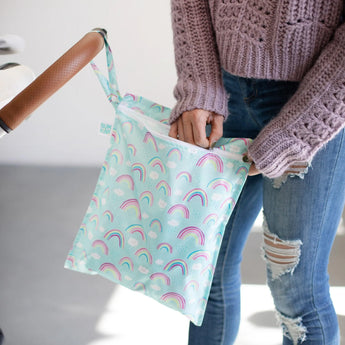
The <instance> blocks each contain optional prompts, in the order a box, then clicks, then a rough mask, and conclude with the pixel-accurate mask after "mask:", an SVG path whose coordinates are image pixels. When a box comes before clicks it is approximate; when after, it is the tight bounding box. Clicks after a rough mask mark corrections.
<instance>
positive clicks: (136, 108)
mask: <svg viewBox="0 0 345 345" xmlns="http://www.w3.org/2000/svg"><path fill="white" fill-rule="evenodd" d="M131 109H132V110H134V111H136V112H138V113H140V114H142V115H144V114H145V112H144V110H142V109H141V108H139V107H131Z"/></svg>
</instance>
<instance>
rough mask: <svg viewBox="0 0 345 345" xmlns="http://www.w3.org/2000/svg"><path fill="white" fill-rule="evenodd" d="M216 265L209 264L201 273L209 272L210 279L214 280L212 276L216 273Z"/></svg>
mask: <svg viewBox="0 0 345 345" xmlns="http://www.w3.org/2000/svg"><path fill="white" fill-rule="evenodd" d="M214 271H215V267H214V266H213V265H211V264H209V265H207V266H206V267H205V268H204V269H203V270H202V271H201V274H202V275H204V274H208V277H209V280H212V277H213V275H214Z"/></svg>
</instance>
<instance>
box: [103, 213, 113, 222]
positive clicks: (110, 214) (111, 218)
mask: <svg viewBox="0 0 345 345" xmlns="http://www.w3.org/2000/svg"><path fill="white" fill-rule="evenodd" d="M103 217H106V218H107V219H108V221H109V222H113V221H114V216H113V214H112V213H111V212H110V211H109V210H106V211H104V212H103Z"/></svg>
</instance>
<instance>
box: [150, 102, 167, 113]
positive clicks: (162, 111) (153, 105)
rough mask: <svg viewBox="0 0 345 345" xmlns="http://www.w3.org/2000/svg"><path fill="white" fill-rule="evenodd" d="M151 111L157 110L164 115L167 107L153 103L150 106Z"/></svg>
mask: <svg viewBox="0 0 345 345" xmlns="http://www.w3.org/2000/svg"><path fill="white" fill-rule="evenodd" d="M150 108H151V109H153V110H156V111H157V112H159V113H164V110H165V107H164V106H162V105H160V104H158V103H152V105H151V106H150Z"/></svg>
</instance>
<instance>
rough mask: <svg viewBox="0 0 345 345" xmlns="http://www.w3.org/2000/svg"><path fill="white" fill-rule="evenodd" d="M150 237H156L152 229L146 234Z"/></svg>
mask: <svg viewBox="0 0 345 345" xmlns="http://www.w3.org/2000/svg"><path fill="white" fill-rule="evenodd" d="M148 235H149V236H150V237H151V238H157V234H156V233H155V232H154V231H150V232H149V234H148Z"/></svg>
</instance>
